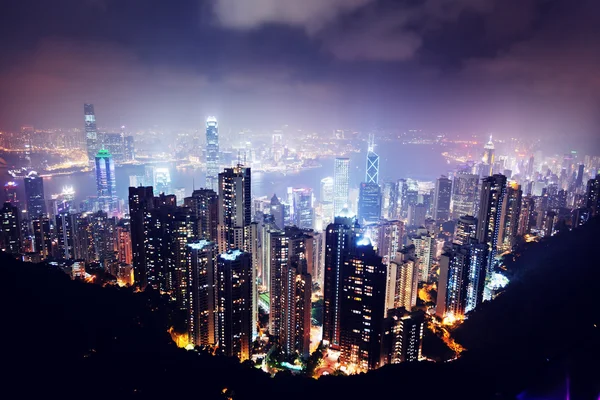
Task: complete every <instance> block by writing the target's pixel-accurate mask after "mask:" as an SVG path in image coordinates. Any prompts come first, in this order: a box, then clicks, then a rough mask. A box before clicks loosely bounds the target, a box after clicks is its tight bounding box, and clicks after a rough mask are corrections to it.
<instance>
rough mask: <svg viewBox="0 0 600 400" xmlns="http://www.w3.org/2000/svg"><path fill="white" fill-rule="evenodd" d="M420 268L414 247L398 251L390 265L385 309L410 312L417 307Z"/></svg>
mask: <svg viewBox="0 0 600 400" xmlns="http://www.w3.org/2000/svg"><path fill="white" fill-rule="evenodd" d="M418 285H419V268H418V265H417V258H416V256H415V250H414V246H412V245H411V246H409V247H407V248H404V249H402V250H401V251H398V253H397V254H396V256H395V257H394V259H393V260H392V261H390V262H389V263H388V269H387V288H386V304H385V309H386V311H387V310H391V309H395V308H399V307H403V308H405V309H406V310H408V311H410V310H412V308H413V307H414V306H416V305H417V294H418Z"/></svg>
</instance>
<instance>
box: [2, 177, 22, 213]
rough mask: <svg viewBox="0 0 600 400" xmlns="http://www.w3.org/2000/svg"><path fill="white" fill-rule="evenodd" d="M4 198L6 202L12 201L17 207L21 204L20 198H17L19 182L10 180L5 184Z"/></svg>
mask: <svg viewBox="0 0 600 400" xmlns="http://www.w3.org/2000/svg"><path fill="white" fill-rule="evenodd" d="M4 198H5V200H4V201H5V202H6V203H10V204H12V205H13V206H15V207H18V206H19V199H18V198H17V183H16V182H14V181H9V182H6V183H5V184H4Z"/></svg>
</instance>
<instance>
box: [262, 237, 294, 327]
mask: <svg viewBox="0 0 600 400" xmlns="http://www.w3.org/2000/svg"><path fill="white" fill-rule="evenodd" d="M267 242H268V245H269V247H268V251H269V262H268V265H269V267H268V269H269V274H270V277H269V286H268V288H269V300H270V304H269V333H270V334H271V335H273V336H279V335H280V334H281V326H282V319H281V317H282V312H283V311H282V304H283V279H284V278H283V274H284V270H285V268H287V264H288V259H289V252H290V249H289V237H288V236H287V235H286V234H285V232H284V231H281V230H271V231H270V232H269V233H268V236H267Z"/></svg>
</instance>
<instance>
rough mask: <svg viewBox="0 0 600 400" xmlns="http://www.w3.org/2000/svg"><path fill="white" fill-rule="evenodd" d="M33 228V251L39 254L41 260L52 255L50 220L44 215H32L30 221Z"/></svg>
mask: <svg viewBox="0 0 600 400" xmlns="http://www.w3.org/2000/svg"><path fill="white" fill-rule="evenodd" d="M31 225H32V229H33V251H34V252H35V253H37V254H39V255H40V259H41V260H45V259H46V258H48V257H50V256H51V255H52V232H51V231H50V220H49V219H48V217H46V216H45V215H39V216H37V217H34V219H33V220H32V221H31Z"/></svg>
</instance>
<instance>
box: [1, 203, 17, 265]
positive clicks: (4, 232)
mask: <svg viewBox="0 0 600 400" xmlns="http://www.w3.org/2000/svg"><path fill="white" fill-rule="evenodd" d="M0 226H1V228H0V229H1V230H0V239H1V245H2V246H1V249H2V250H3V251H5V252H7V253H10V254H19V253H21V250H22V247H21V246H22V240H21V217H20V215H19V209H18V208H17V207H16V206H15V205H13V204H11V203H9V202H6V203H4V206H3V207H2V209H0Z"/></svg>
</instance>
